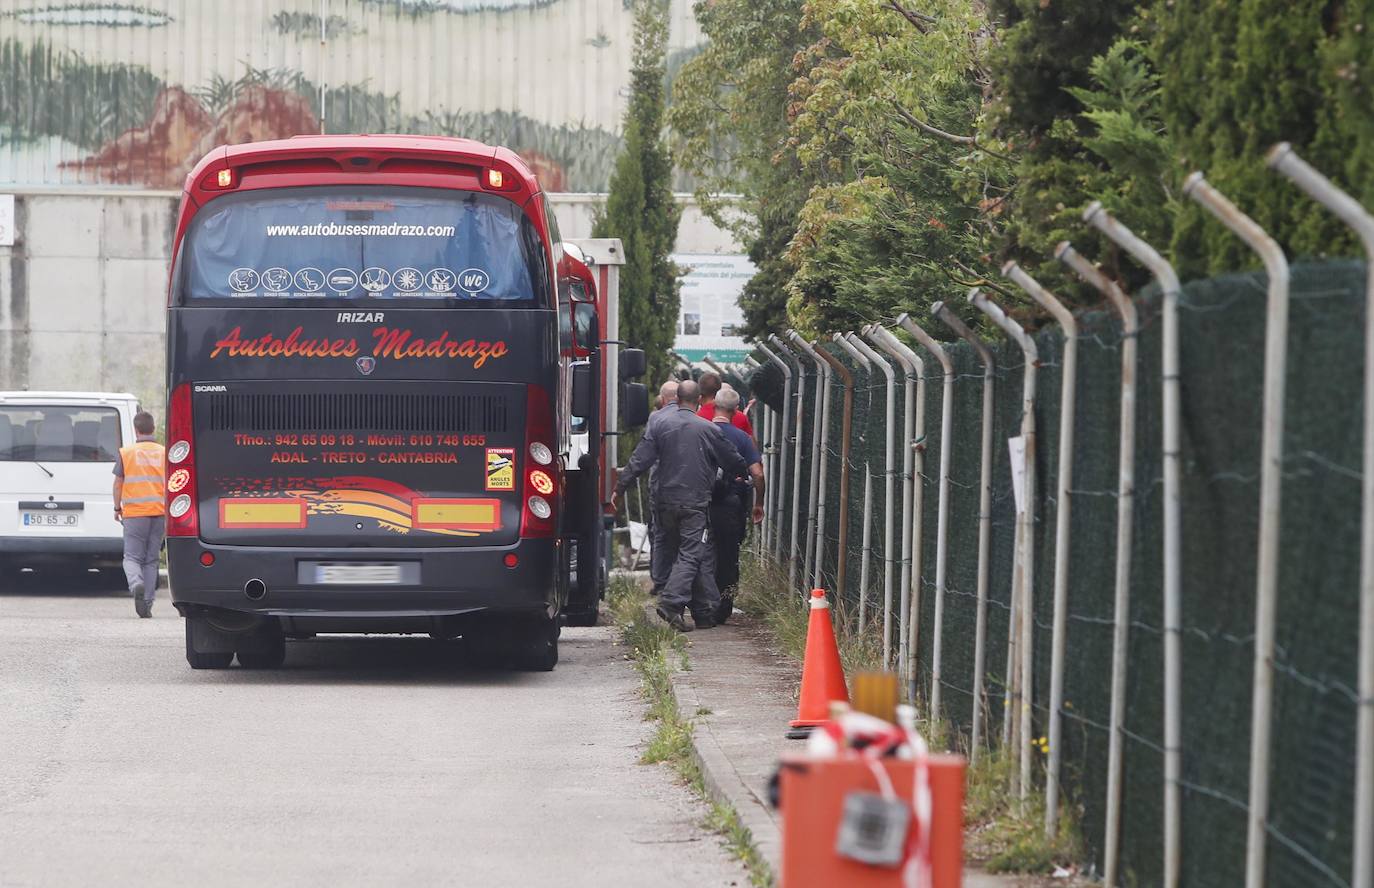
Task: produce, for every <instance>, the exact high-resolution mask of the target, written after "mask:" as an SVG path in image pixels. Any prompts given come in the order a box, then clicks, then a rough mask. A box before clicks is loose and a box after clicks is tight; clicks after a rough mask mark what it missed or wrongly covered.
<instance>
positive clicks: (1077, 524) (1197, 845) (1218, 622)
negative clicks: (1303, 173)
mask: <svg viewBox="0 0 1374 888" xmlns="http://www.w3.org/2000/svg"><path fill="white" fill-rule="evenodd" d="M999 301H1000V297H999ZM1264 316H1265V286H1264V278H1263V276H1262V275H1254V274H1239V275H1228V276H1225V277H1219V278H1213V279H1210V280H1205V281H1197V282H1194V283H1191V284H1189V285H1188V286H1187V287H1185V289H1184V293H1183V297H1182V302H1181V311H1180V326H1181V366H1182V380H1181V386H1182V436H1183V484H1182V499H1183V559H1184V562H1183V595H1184V600H1183V640H1182V649H1183V761H1184V766H1183V779H1184V783H1185V785H1184V793H1183V799H1184V801H1183V843H1184V844H1183V872H1182V876H1183V880H1184V883H1185V884H1193V885H1233V884H1241V883H1242V882H1243V881H1244V857H1245V819H1246V800H1247V797H1248V769H1249V750H1250V700H1251V697H1250V695H1251V686H1252V670H1253V665H1254V664H1253V657H1254V646H1253V644H1252V633H1253V627H1254V599H1255V561H1256V546H1257V529H1258V505H1259V440H1260V437H1259V436H1260V408H1261V381H1262V373H1263V366H1262V365H1263V340H1264ZM1363 319H1364V269H1363V266H1362V265H1361V264H1359V263H1354V262H1327V263H1321V264H1306V265H1297V266H1295V267H1294V268H1293V278H1292V307H1291V329H1290V335H1289V363H1288V390H1287V418H1286V421H1285V434H1284V442H1285V443H1284V452H1285V457H1284V463H1283V469H1284V481H1283V506H1282V546H1281V556H1280V560H1281V566H1280V602H1279V617H1278V638H1277V642H1278V644H1277V653H1276V675H1275V687H1274V724H1273V773H1272V778H1271V779H1272V781H1273V782H1272V786H1271V805H1270V812H1269V813H1270V833H1269V843H1268V848H1269V850H1268V854H1269V877H1268V883H1269V884H1271V885H1274V886H1294V888H1297V886H1303V888H1306V886H1322V885H1332V886H1338V885H1346V884H1348V877H1347V875H1346V874H1348V873H1349V872H1350V858H1351V847H1352V834H1351V833H1352V826H1351V816H1352V810H1353V798H1354V776H1355V764H1354V748H1355V709H1356V692H1355V686H1356V679H1355V669H1356V660H1357V648H1358V637H1357V633H1358V608H1359V604H1358V576H1359V558H1360V556H1359V520H1360V491H1359V468H1358V467H1359V465H1360V453H1361V446H1362V441H1361V432H1360V418H1361V415H1362V414H1361V406H1360V405H1361V398H1362V385H1361V381H1360V379H1361V372H1362V368H1363V358H1362V355H1363V350H1364V345H1363V332H1362V331H1363ZM917 320H918V322H919V323H921V324H922V326H924V327H925V328H926V329H927V330H928V331H930V332H932V333H933V334H935V335H936V336H938V337H942V338H943V337H946V336H948V335H949V332H948V331H947V330H946V329H945V328H944V327H943V325H942V324H941V323H940V322H939V321H937V320H936V319H934V318H919V319H917ZM1080 327H1081V329H1080V334H1079V359H1078V361H1079V363H1078V380H1077V384H1078V393H1077V405H1078V406H1077V423H1076V437H1077V440H1076V442H1075V448H1074V450H1075V453H1074V477H1073V481H1074V483H1073V487H1072V494H1071V496H1072V525H1071V526H1072V534H1073V539H1072V546H1071V549H1070V563H1069V570H1070V586H1069V590H1070V591H1069V616H1068V623H1067V627H1068V628H1067V657H1066V662H1067V668H1066V672H1065V680H1064V688H1065V705H1064V730H1063V736H1064V749H1063V761H1064V774H1063V783H1064V786H1065V794H1066V796H1067V804H1068V805H1070V806H1071V807H1073V808H1075V809H1076V811H1077V813H1078V815H1079V818H1080V820H1081V822H1082V827H1083V833H1084V835H1085V838H1086V839H1087V841H1088V843H1089V845H1090V846H1091V847H1092V848H1093V849H1094V853H1095V855H1096V861H1097V864H1098V866H1099V867H1100V866H1101V848H1102V840H1103V831H1104V818H1105V807H1104V806H1105V796H1106V771H1107V745H1108V728H1107V725H1108V723H1109V720H1110V715H1109V713H1110V708H1109V701H1110V691H1111V646H1112V628H1113V600H1114V579H1113V577H1114V569H1115V568H1114V566H1115V559H1116V509H1117V460H1118V444H1119V437H1118V435H1119V422H1120V408H1119V404H1120V382H1121V352H1120V348H1119V345H1120V332H1119V327H1118V325H1117V322H1116V320H1115V318H1114V317H1112V316H1109V315H1107V314H1105V313H1097V314H1090V315H1086V316H1084V317H1082V318H1080ZM1141 327H1142V329H1141V341H1140V355H1139V370H1140V372H1139V390H1138V397H1137V418H1136V419H1137V427H1136V489H1135V532H1134V541H1133V557H1132V564H1131V625H1130V648H1129V667H1128V668H1129V673H1128V691H1127V716H1126V724H1125V744H1124V746H1125V757H1124V765H1125V775H1124V777H1125V779H1124V787H1125V791H1124V801H1123V809H1122V848H1121V852H1122V865H1123V872H1124V873H1125V874H1126V877H1125V878H1124V879H1123V882H1124V883H1125V884H1139V885H1156V884H1159V882H1160V871H1161V865H1162V859H1163V852H1162V845H1163V832H1162V819H1161V818H1162V799H1163V762H1162V735H1163V731H1162V718H1163V693H1164V691H1163V660H1162V648H1163V645H1162V638H1161V627H1162V623H1163V617H1162V602H1161V588H1162V558H1161V552H1162V534H1161V530H1162V516H1161V502H1162V482H1161V442H1160V435H1161V427H1160V423H1161V420H1160V392H1161V386H1160V328H1159V324H1158V304H1157V301H1155V300H1153V299H1149V298H1147V299H1144V300H1142V303H1141ZM1036 342H1037V345H1038V347H1039V352H1040V362H1041V367H1040V374H1039V383H1038V386H1037V392H1038V403H1037V410H1036V422H1037V434H1038V441H1039V443H1038V447H1037V463H1036V466H1037V467H1036V473H1037V479H1036V490H1035V497H1034V501H1035V509H1036V522H1037V523H1036V534H1035V545H1036V565H1037V566H1036V576H1035V590H1034V612H1035V647H1034V656H1035V679H1034V685H1035V691H1034V694H1035V707H1036V714H1035V736H1036V737H1042V736H1044V734H1045V733H1046V729H1045V725H1046V701H1047V699H1048V696H1049V668H1050V636H1051V621H1052V614H1053V608H1052V589H1053V581H1054V573H1055V570H1056V567H1057V566H1056V564H1055V562H1054V551H1055V531H1054V527H1055V510H1056V508H1057V503H1056V501H1055V492H1056V491H1057V489H1058V480H1057V477H1056V474H1057V458H1058V431H1059V409H1060V383H1061V376H1060V358H1061V355H1062V354H1063V338H1062V336H1061V335H1060V333H1059V332H1058V330H1057V328H1046V329H1043V330H1041V331H1040V332H1039V333H1038V334H1037V336H1036ZM829 350H830V352H831V354H834V355H835V356H836V357H838V358H840V360H842V361H844V362H845V363H846V364H847V365H848V366H850V367H852V368H854V374H855V388H856V391H855V397H854V403H855V407H854V440H853V450H852V453H851V456H850V461H851V469H852V476H851V482H850V497H849V501H848V503H847V504H845V505H846V507H847V509H848V516H849V544H848V546H847V549H848V551H847V552H846V553H845V555H844V557H846V558H847V559H848V562H847V564H848V568H847V570H848V577H849V579H848V581H847V590H846V595H845V598H846V601H845V602H844V606H845V610H846V612H847V613H849V614H851V615H852V614H854V613H855V612H856V611H857V605H858V599H859V594H860V584H859V577H860V575H861V568H862V560H863V553H862V548H861V541H862V527H863V520H864V499H863V489H864V472H865V471H866V470H867V471H868V472H870V473H872V475H873V500H872V503H871V505H870V508H869V511H870V513H871V515H872V522H873V530H872V536H873V557H872V560H871V563H870V567H869V571H870V576H869V584H868V611H869V615H870V619H869V623H868V626H869V631H871V632H878V633H880V632H881V631H882V613H883V561H882V559H883V558H884V557H885V553H884V551H883V542H884V532H883V530H884V516H885V514H886V509H887V508H888V506H887V504H886V503H885V502H884V497H883V492H884V484H883V473H884V470H885V459H884V454H885V441H886V438H885V435H886V431H887V424H886V412H885V404H886V400H885V399H886V383H885V378H884V376H883V375H882V374H881V373H880V372H875V373H874V374H873V375H872V377H870V376H869V375H868V374H867V373H865V372H864V371H863V370H862V369H860V368H857V367H855V366H854V364H853V362H852V361H851V360H850V359H849V358H848V356H847V355H846V354H845V353H844V352H843V351H842V350H841V349H838V348H835V347H833V346H830V347H829ZM949 351H950V353H951V356H952V357H953V359H954V365H955V372H956V382H955V388H954V403H953V430H952V456H951V469H952V472H951V474H952V483H951V500H950V530H949V562H948V571H949V580H948V587H949V591H948V594H947V595H946V598H945V604H944V631H943V646H942V647H943V654H942V665H941V683H942V686H943V691H942V695H941V696H942V698H943V701H942V708H943V710H944V712H943V714H944V716H945V717H946V719H948V721H949V722H950V723H951V725H952V726H953V727H954V728H956V729H957V730H958V731H959V732H960V734H961V735H962V737H963V742H964V743H965V744H966V743H967V739H968V731H969V726H970V719H971V716H972V710H973V696H972V683H973V650H974V628H975V619H974V616H975V605H976V595H975V590H976V571H977V558H978V549H977V540H978V527H977V525H978V475H979V458H980V435H981V428H980V425H981V421H982V414H981V409H982V384H983V383H982V378H983V373H982V366H981V365H980V364H979V363H978V360H977V357H976V355H974V354H973V352H972V350H971V349H969V348H968V347H967V346H966V345H964V344H963V343H960V344H958V345H952V346H949ZM994 351H995V354H996V357H997V374H996V387H997V388H996V416H995V428H994V438H993V440H994V447H993V460H994V471H993V508H992V554H991V583H990V587H989V604H988V610H987V613H988V624H987V630H988V632H987V652H988V656H987V664H986V676H987V678H986V690H987V704H986V705H987V710H986V711H987V712H988V714H989V717H990V720H989V722H988V729H987V735H988V736H989V737H990V738H992V740H993V741H994V742H999V741H1000V737H1001V723H1002V715H1003V708H1004V707H1003V693H1004V690H1005V685H1004V679H1005V676H1006V674H1007V668H1006V667H1007V662H1006V659H1007V628H1008V626H1007V624H1008V616H1009V599H1010V590H1011V577H1012V561H1013V533H1014V526H1015V507H1014V503H1013V499H1012V495H1011V473H1010V460H1009V456H1008V445H1007V439H1008V438H1009V437H1012V436H1014V435H1016V434H1018V433H1019V428H1020V417H1021V380H1022V369H1023V359H1022V356H1021V352H1020V349H1018V348H1016V347H1014V346H1010V345H1009V344H1008V343H1006V342H1005V341H1004V340H1000V339H999V340H998V342H997V343H996V347H995V349H994ZM918 353H920V354H922V357H924V358H925V362H926V367H925V381H926V386H925V388H926V398H927V401H926V411H925V419H926V437H925V440H924V442H923V444H924V448H925V469H924V478H923V479H922V483H923V484H924V487H925V503H924V510H923V511H924V534H923V536H924V541H925V542H924V547H923V548H924V551H923V558H922V564H921V570H920V573H921V578H922V579H921V585H920V600H919V607H918V614H917V619H918V620H919V644H918V647H917V649H916V651H915V655H916V662H917V677H916V684H917V687H918V695H919V698H920V699H921V700H926V699H928V697H929V692H930V666H931V661H930V655H931V650H932V623H933V619H934V598H935V596H934V591H935V586H934V576H935V552H936V543H935V532H936V508H937V495H936V493H937V489H938V488H937V483H938V478H939V473H940V466H939V455H940V415H941V403H940V402H941V397H942V385H941V381H942V380H941V376H940V367H939V364H938V363H937V362H936V361H935V360H934V359H933V358H932V357H931V356H929V355H928V354H925V353H923V352H919V351H918ZM894 368H895V365H894ZM809 375H810V374H809ZM752 383H753V386H754V388H755V390H756V391H757V392H758V393H759V395H760V396H761V398H762V399H763V400H765V401H766V402H768V403H769V404H770V406H772V407H773V408H775V409H777V408H780V407H781V398H782V380H781V375H780V374H778V373H777V372H776V370H772V369H769V368H765V369H762V370H761V371H759V372H758V373H756V374H754V378H753V380H752ZM814 384H815V383H814V377H812V378H811V379H809V380H808V394H807V398H806V403H805V421H804V424H803V436H802V439H801V440H802V442H803V452H804V454H805V456H806V459H804V460H803V478H804V479H806V478H807V477H808V475H807V473H808V472H809V466H808V460H809V456H810V449H809V444H810V440H811V438H810V434H811V425H810V424H811V420H812V413H813V412H814V411H813V409H812V407H813V402H812V397H811V392H814ZM902 385H903V377H902V375H901V372H900V370H899V369H898V370H897V395H896V403H897V410H896V422H895V423H894V428H895V430H896V436H897V441H896V443H897V447H896V466H897V471H898V472H899V473H900V471H901V452H902V448H903V447H905V446H907V445H908V443H909V442H907V441H905V440H903V438H902V429H903V417H902V404H903V393H902ZM841 394H842V390H841V388H840V385H839V380H838V378H836V379H835V380H834V381H833V382H832V397H831V413H830V422H829V447H828V453H827V454H826V459H827V460H828V465H827V474H828V477H827V495H826V500H827V502H828V503H829V504H830V505H829V506H828V507H827V516H826V522H825V523H826V526H825V528H824V532H825V533H824V536H825V545H826V552H825V565H826V570H825V574H826V577H827V583H826V584H827V585H830V586H832V587H833V582H834V568H835V565H836V559H837V552H836V548H837V545H838V538H837V516H838V507H837V505H836V504H839V503H840V497H839V478H840V443H841V437H840V413H841V411H840V405H841ZM789 461H790V460H789ZM790 469H791V467H790V465H789V466H788V478H789V480H788V483H787V485H786V488H785V489H784V490H783V494H784V496H783V507H782V509H781V517H780V522H781V529H782V533H783V552H784V558H786V555H787V548H788V541H789V535H790V523H789V522H790V516H791V505H792V503H791V482H790ZM808 503H809V497H808V491H807V485H806V483H805V481H804V482H803V484H802V506H803V508H802V514H803V516H805V514H806V512H807V510H808ZM892 508H893V509H894V510H895V515H896V516H897V519H898V520H897V521H896V524H897V528H898V533H897V535H896V537H895V539H894V546H893V551H892V554H891V558H892V559H893V560H894V562H896V561H897V560H898V559H900V554H901V544H900V524H901V522H900V514H901V511H900V510H901V485H900V483H899V484H898V486H897V494H896V496H895V497H894V502H893V504H892ZM805 520H806V519H805V517H803V519H802V521H801V522H800V525H801V526H800V530H801V531H802V532H801V534H800V538H801V539H802V540H803V541H804V540H805V531H806V525H805ZM803 548H804V545H803ZM896 567H897V565H896V564H894V570H893V601H894V603H893V622H894V626H895V624H896V621H897V616H896V602H897V601H898V596H899V594H900V590H899V589H898V588H897V580H898V577H899V576H900V574H899V571H898V570H897V569H896ZM799 576H800V574H799ZM894 638H895V631H894ZM1035 755H1036V759H1037V769H1036V777H1037V785H1043V779H1044V778H1043V775H1044V770H1043V767H1044V756H1043V754H1042V753H1041V752H1040V751H1038V750H1037V751H1036V752H1035Z"/></svg>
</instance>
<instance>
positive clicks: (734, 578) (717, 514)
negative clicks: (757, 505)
mask: <svg viewBox="0 0 1374 888" xmlns="http://www.w3.org/2000/svg"><path fill="white" fill-rule="evenodd" d="M748 517H749V516H748V515H747V514H745V508H744V499H743V498H742V497H740V496H739V494H737V493H730V494H727V495H726V496H724V497H721V498H720V499H719V500H712V502H711V536H712V538H713V539H714V540H715V550H716V551H715V555H716V558H715V561H716V570H715V574H716V588H717V590H719V592H720V594H721V595H727V596H728V595H734V594H735V588H736V587H737V586H739V550H740V546H742V545H743V544H744V532H745V528H746V527H747V526H748Z"/></svg>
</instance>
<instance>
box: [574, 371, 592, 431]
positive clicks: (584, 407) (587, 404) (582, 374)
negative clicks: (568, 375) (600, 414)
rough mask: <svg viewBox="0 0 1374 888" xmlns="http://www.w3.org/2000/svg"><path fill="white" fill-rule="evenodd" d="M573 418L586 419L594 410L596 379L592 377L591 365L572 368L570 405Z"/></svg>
mask: <svg viewBox="0 0 1374 888" xmlns="http://www.w3.org/2000/svg"><path fill="white" fill-rule="evenodd" d="M570 408H571V410H572V415H573V416H581V417H584V418H585V417H588V416H591V415H592V411H594V410H596V377H594V376H593V375H592V365H591V364H588V363H581V364H574V365H573V367H572V404H571V405H570Z"/></svg>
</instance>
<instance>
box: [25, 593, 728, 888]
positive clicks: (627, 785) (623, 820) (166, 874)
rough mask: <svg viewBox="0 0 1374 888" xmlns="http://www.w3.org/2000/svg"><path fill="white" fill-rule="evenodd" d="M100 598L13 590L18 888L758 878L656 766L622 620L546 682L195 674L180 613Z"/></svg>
mask: <svg viewBox="0 0 1374 888" xmlns="http://www.w3.org/2000/svg"><path fill="white" fill-rule="evenodd" d="M92 585H93V584H92V583H90V582H73V581H71V579H70V578H69V579H67V580H63V581H60V582H59V581H57V580H50V579H43V580H39V579H35V578H34V577H33V576H28V577H24V578H19V579H18V581H16V578H15V577H14V576H13V575H9V576H5V577H3V578H0V886H3V888H18V886H50V885H81V886H87V885H92V884H100V885H138V886H162V885H168V886H176V888H187V886H190V888H208V886H219V885H291V886H301V885H328V886H331V888H333V886H343V885H392V884H395V885H400V884H405V885H410V886H419V885H473V886H487V885H493V886H496V885H519V886H537V885H550V886H554V885H556V886H560V888H565V886H583V885H585V886H636V885H684V886H688V885H690V886H710V885H733V884H738V885H744V884H747V879H746V878H745V875H744V872H743V870H742V869H741V868H740V867H739V866H738V865H737V864H736V863H735V862H733V861H732V860H731V859H730V858H729V856H728V855H727V853H726V851H725V850H724V849H723V848H722V847H721V845H720V843H719V841H718V840H717V839H716V838H715V837H714V836H712V835H710V834H708V833H706V832H704V831H703V830H702V828H701V826H700V823H701V820H702V816H703V813H704V808H703V806H702V805H701V804H700V803H699V802H698V801H697V800H696V799H694V798H693V797H692V796H691V795H690V794H689V792H688V791H687V790H686V789H685V788H683V787H681V786H679V785H677V784H676V783H675V782H674V780H673V777H672V775H671V774H670V773H669V772H668V771H667V770H666V769H665V768H664V767H662V766H646V765H641V764H639V763H638V757H639V754H640V751H641V749H642V746H643V743H644V741H645V739H646V737H647V735H648V733H649V730H650V728H649V725H647V724H646V723H645V722H644V721H643V711H644V706H643V702H642V701H641V700H640V699H639V697H638V695H637V691H636V689H637V681H636V676H635V674H634V672H633V670H632V669H631V667H630V665H629V664H628V663H627V662H625V661H624V660H623V658H622V656H621V652H620V650H619V649H618V648H616V647H613V646H612V644H611V633H610V631H609V630H607V629H605V628H596V629H567V630H564V633H563V638H562V642H561V657H562V659H561V662H560V663H559V666H558V668H557V670H555V671H554V672H552V673H542V674H529V673H504V672H496V671H483V670H478V669H475V668H472V667H468V666H465V665H464V664H462V663H461V662H460V660H459V659H458V658H457V657H455V656H454V655H453V653H452V649H451V648H449V647H445V646H444V645H442V644H440V643H436V642H432V641H430V640H429V639H405V638H338V637H336V638H326V639H321V640H314V641H305V642H292V643H290V644H288V651H287V661H286V666H285V668H284V669H282V670H280V671H276V672H247V671H243V670H240V669H238V668H234V669H230V670H226V671H222V672H193V671H192V670H191V669H190V668H189V667H188V666H187V665H186V661H185V658H184V647H183V635H182V632H183V630H182V623H181V620H180V619H179V618H178V617H177V616H176V613H175V611H173V610H172V608H171V607H170V606H169V605H168V604H167V603H166V602H165V600H159V602H158V605H157V607H156V609H155V612H154V619H152V620H139V619H137V618H136V617H135V616H134V613H133V607H132V605H131V604H130V602H129V600H128V598H126V597H124V595H122V594H117V593H115V592H113V591H109V590H105V591H99V590H94V589H92V588H91V586H92ZM160 595H161V593H160Z"/></svg>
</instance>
